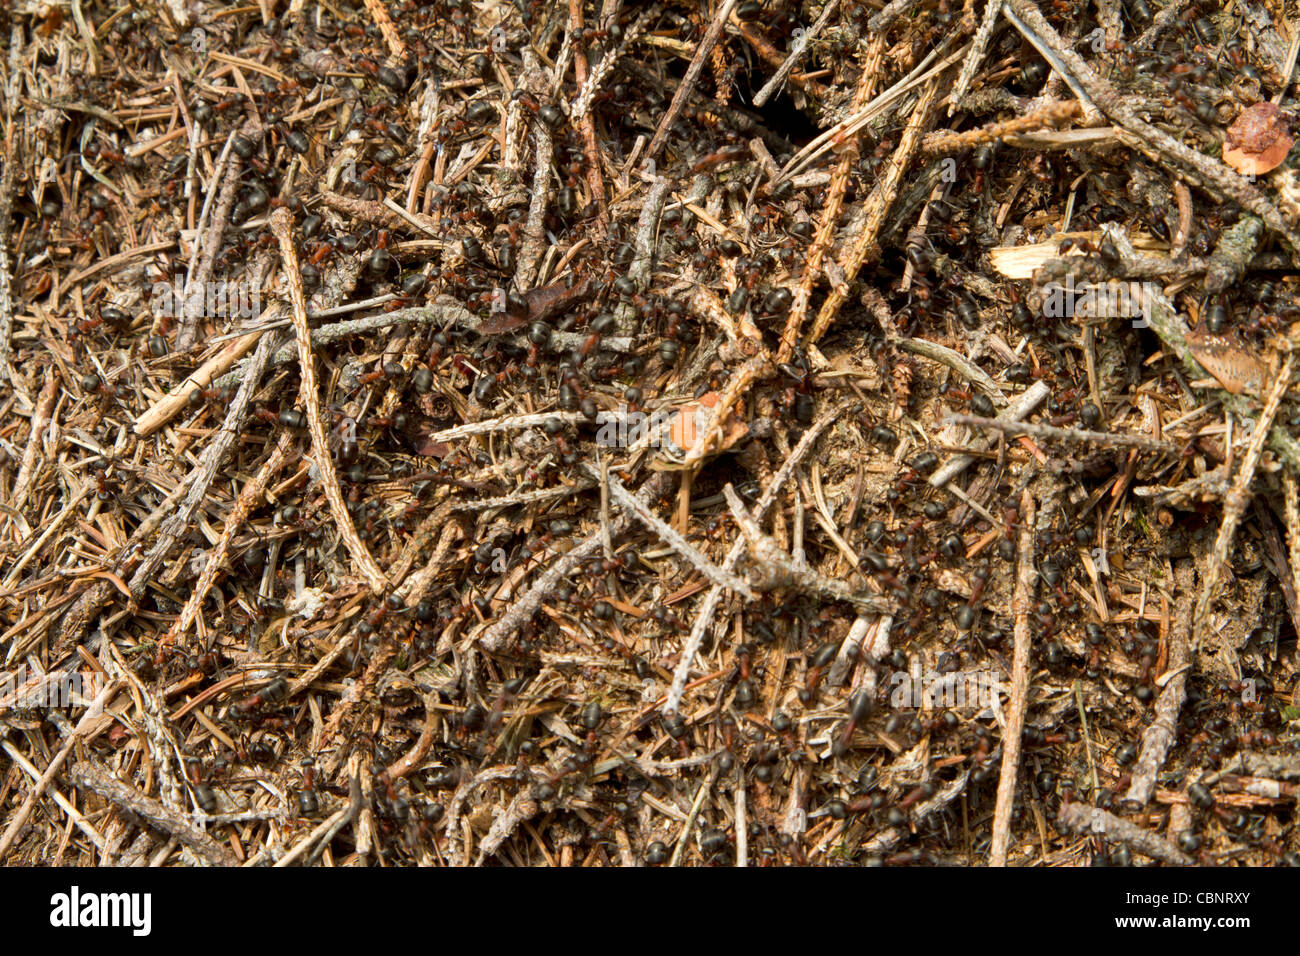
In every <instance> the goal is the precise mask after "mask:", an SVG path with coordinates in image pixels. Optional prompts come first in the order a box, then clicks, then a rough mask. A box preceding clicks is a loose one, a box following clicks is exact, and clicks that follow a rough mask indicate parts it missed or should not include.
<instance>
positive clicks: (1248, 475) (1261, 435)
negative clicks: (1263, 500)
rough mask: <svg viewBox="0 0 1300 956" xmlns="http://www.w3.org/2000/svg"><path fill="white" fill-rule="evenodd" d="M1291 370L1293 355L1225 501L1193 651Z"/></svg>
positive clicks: (1195, 618) (1207, 625) (1205, 628)
mask: <svg viewBox="0 0 1300 956" xmlns="http://www.w3.org/2000/svg"><path fill="white" fill-rule="evenodd" d="M1294 367H1295V355H1294V353H1288V354H1287V357H1286V361H1285V362H1283V363H1282V370H1281V371H1280V372H1279V373H1278V377H1277V379H1276V380H1275V381H1274V383H1273V387H1272V389H1271V390H1270V391H1269V395H1268V400H1267V401H1266V402H1265V403H1264V408H1263V410H1262V411H1261V412H1260V413H1259V418H1258V419H1257V420H1256V421H1255V430H1254V433H1253V434H1252V435H1251V437H1250V445H1249V446H1248V447H1247V448H1246V455H1245V457H1244V458H1243V459H1242V462H1241V468H1240V470H1239V471H1238V472H1237V477H1236V479H1235V480H1234V481H1233V483H1232V488H1231V489H1229V491H1228V494H1227V496H1226V497H1225V498H1224V501H1223V522H1222V523H1221V524H1220V525H1219V533H1218V535H1217V537H1215V539H1214V550H1213V551H1211V552H1210V558H1209V561H1208V563H1207V566H1206V569H1205V580H1204V581H1203V582H1202V584H1201V593H1200V596H1199V597H1198V598H1197V600H1196V610H1195V611H1194V612H1193V615H1192V628H1193V630H1192V650H1193V651H1195V650H1196V649H1198V648H1199V647H1200V646H1201V642H1202V641H1203V640H1204V639H1205V638H1206V637H1207V636H1208V635H1209V634H1210V632H1211V630H1212V629H1213V626H1214V625H1213V622H1212V621H1211V620H1210V602H1211V601H1213V600H1214V598H1215V597H1217V596H1218V593H1219V581H1220V579H1221V578H1222V576H1223V571H1224V567H1225V565H1226V563H1227V560H1228V554H1229V552H1231V550H1232V541H1233V538H1235V537H1236V535H1237V526H1238V525H1239V524H1240V523H1241V518H1242V516H1243V515H1244V514H1245V513H1246V505H1248V504H1249V503H1250V486H1251V483H1252V482H1253V481H1254V480H1255V469H1256V468H1258V467H1259V458H1260V454H1261V453H1262V452H1263V451H1264V442H1265V441H1266V440H1267V438H1268V434H1269V430H1270V429H1271V428H1272V427H1273V419H1274V418H1275V417H1276V416H1277V410H1278V407H1279V406H1280V405H1281V403H1282V396H1283V395H1285V394H1286V390H1287V389H1288V388H1289V387H1290V386H1291V371H1292V369H1293V368H1294Z"/></svg>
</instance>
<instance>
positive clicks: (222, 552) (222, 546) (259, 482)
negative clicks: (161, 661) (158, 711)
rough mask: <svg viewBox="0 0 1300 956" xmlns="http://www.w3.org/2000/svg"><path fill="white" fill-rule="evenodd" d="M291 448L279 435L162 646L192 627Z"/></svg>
mask: <svg viewBox="0 0 1300 956" xmlns="http://www.w3.org/2000/svg"><path fill="white" fill-rule="evenodd" d="M291 444H293V436H292V435H291V434H290V433H289V432H287V431H285V432H281V433H280V440H279V441H278V442H276V445H275V448H273V449H272V450H271V454H270V456H269V457H268V458H267V459H266V461H264V462H263V463H262V467H261V468H259V469H258V470H257V474H255V475H254V476H253V477H252V479H251V480H250V481H248V482H247V483H246V484H245V485H244V487H243V488H242V489H241V490H240V492H239V497H238V498H236V499H235V506H234V508H232V509H231V511H230V514H229V515H227V516H226V522H225V525H224V526H223V527H222V529H221V537H220V538H219V539H218V540H217V543H216V545H215V546H214V547H213V549H212V552H211V553H210V554H209V555H208V561H207V564H205V565H204V566H203V572H202V573H201V574H200V575H199V579H198V581H197V582H196V583H195V585H194V589H193V592H192V593H191V594H190V598H189V600H188V601H186V602H185V608H184V609H183V610H182V611H181V614H180V617H178V618H177V619H176V623H174V624H173V625H172V626H171V628H170V629H169V630H168V632H167V635H166V636H165V637H164V638H163V639H162V642H163V643H164V644H170V643H172V642H173V641H175V640H176V638H177V636H178V635H180V634H184V633H185V632H186V631H187V630H188V629H189V627H190V625H191V624H193V623H194V617H195V615H196V614H198V612H199V609H200V608H201V607H203V601H204V600H205V599H206V598H207V596H208V591H209V590H211V588H212V582H213V581H214V580H216V576H217V571H218V570H219V569H220V567H221V565H222V564H223V563H225V560H226V555H227V554H229V553H230V544H231V542H232V541H233V540H234V537H235V534H236V533H238V531H239V529H240V528H242V527H243V526H244V522H245V521H246V520H248V514H249V512H250V511H252V510H253V508H254V507H255V506H256V505H257V504H258V503H259V502H260V500H261V497H262V492H263V491H265V490H266V486H267V484H268V483H270V480H271V479H272V478H273V477H274V476H275V474H276V473H277V472H278V471H279V470H280V466H281V465H283V464H284V457H285V454H286V452H288V450H289V446H290V445H291Z"/></svg>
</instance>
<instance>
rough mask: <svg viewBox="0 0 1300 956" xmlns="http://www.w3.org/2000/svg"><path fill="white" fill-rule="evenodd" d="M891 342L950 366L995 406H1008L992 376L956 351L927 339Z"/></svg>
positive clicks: (897, 337) (892, 338) (894, 337)
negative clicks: (975, 386) (976, 387)
mask: <svg viewBox="0 0 1300 956" xmlns="http://www.w3.org/2000/svg"><path fill="white" fill-rule="evenodd" d="M889 342H890V344H891V345H896V346H898V347H899V348H900V349H904V350H905V351H908V352H913V353H915V354H916V355H921V356H924V357H925V358H928V359H931V360H933V361H935V362H940V363H942V364H944V365H946V366H948V367H949V368H950V369H952V370H953V371H954V372H956V373H957V374H959V375H961V376H962V377H963V378H965V379H966V380H967V381H968V382H970V383H971V384H972V385H978V386H979V388H980V390H981V391H982V392H983V393H984V394H985V395H987V396H988V397H989V398H990V399H991V400H992V401H993V404H995V405H1006V404H1007V397H1006V395H1004V394H1003V392H1002V389H1000V388H999V387H998V383H997V382H995V381H994V380H993V378H992V376H990V375H989V373H988V372H986V371H984V369H982V368H980V367H979V366H978V365H976V364H975V363H974V362H972V361H970V360H969V359H968V358H966V356H964V355H962V354H961V353H960V352H958V351H957V350H956V349H950V348H948V347H947V346H946V345H940V344H939V343H937V342H931V341H929V340H927V339H909V338H902V337H899V336H890V338H889ZM1035 384H1039V383H1035ZM1044 387H1046V386H1044ZM1026 394H1028V393H1026ZM999 417H1001V416H999ZM1022 417H1023V416H1022Z"/></svg>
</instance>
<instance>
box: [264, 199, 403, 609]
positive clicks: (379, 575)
mask: <svg viewBox="0 0 1300 956" xmlns="http://www.w3.org/2000/svg"><path fill="white" fill-rule="evenodd" d="M292 223H293V217H292V215H291V214H290V213H289V210H288V209H285V208H283V207H282V208H279V209H276V210H275V212H274V213H272V214H271V231H272V232H273V233H274V234H275V238H276V239H277V241H278V242H279V243H280V259H281V262H282V263H283V264H284V272H285V278H286V280H287V282H288V284H289V302H290V304H291V306H292V309H293V329H294V334H295V336H296V337H297V340H298V363H299V371H300V374H301V375H302V387H301V389H300V394H301V395H302V399H303V404H304V405H306V407H307V427H308V429H309V430H310V432H311V444H312V457H313V458H314V459H315V462H316V467H317V469H318V470H319V471H320V480H321V484H322V485H323V486H324V488H325V497H326V499H327V500H328V501H329V504H330V510H331V511H332V512H333V513H334V521H335V524H336V525H337V526H338V529H339V534H340V535H341V536H342V538H343V543H344V544H345V545H347V548H348V551H349V552H351V554H352V559H353V560H354V561H356V563H357V565H358V566H359V567H360V569H361V573H362V574H363V575H364V576H365V578H366V580H367V582H368V583H369V585H370V590H371V591H372V592H373V593H376V594H380V593H382V592H384V591H386V590H388V579H387V578H385V577H384V573H383V572H382V571H380V570H379V565H377V564H376V563H375V559H374V557H373V556H372V555H371V554H370V549H369V548H367V547H366V545H365V543H364V542H363V541H362V540H361V538H360V537H358V536H357V529H356V525H354V524H353V523H352V513H351V512H349V511H348V506H347V502H345V501H344V500H343V491H342V490H341V489H340V488H339V479H338V475H336V474H335V473H334V456H333V455H331V454H330V447H329V439H328V438H327V437H326V434H325V423H324V421H323V420H322V419H321V411H320V396H319V393H318V387H317V384H316V360H315V359H314V358H313V357H312V354H311V330H310V329H308V328H307V301H306V299H305V298H304V297H303V292H302V275H301V273H300V272H299V271H298V252H297V250H296V249H295V248H294V244H293V236H292V235H290V233H289V229H290V226H291V225H292Z"/></svg>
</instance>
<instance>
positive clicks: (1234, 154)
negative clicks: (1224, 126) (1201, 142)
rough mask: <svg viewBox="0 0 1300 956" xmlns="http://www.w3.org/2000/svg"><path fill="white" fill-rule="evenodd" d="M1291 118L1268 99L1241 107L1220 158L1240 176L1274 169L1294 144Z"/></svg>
mask: <svg viewBox="0 0 1300 956" xmlns="http://www.w3.org/2000/svg"><path fill="white" fill-rule="evenodd" d="M1290 119H1291V118H1290V116H1289V115H1288V114H1287V113H1285V112H1283V111H1282V110H1280V109H1278V108H1277V107H1276V106H1275V105H1273V104H1272V103H1269V102H1267V101H1266V102H1263V103H1256V104H1255V105H1254V106H1252V107H1250V108H1249V109H1246V110H1243V111H1242V113H1241V115H1240V116H1238V117H1237V118H1236V119H1235V120H1233V121H1232V125H1231V126H1229V127H1228V130H1227V133H1226V135H1225V136H1224V140H1223V161H1224V162H1225V163H1227V164H1228V165H1229V166H1231V167H1232V168H1233V169H1235V170H1236V171H1237V172H1239V173H1241V174H1242V175H1243V176H1261V175H1263V174H1264V173H1266V172H1268V171H1269V170H1272V169H1276V168H1277V167H1278V166H1280V165H1281V163H1282V160H1284V159H1286V156H1287V153H1289V152H1290V151H1291V147H1292V145H1294V144H1295V137H1294V136H1292V135H1291V122H1290Z"/></svg>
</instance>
